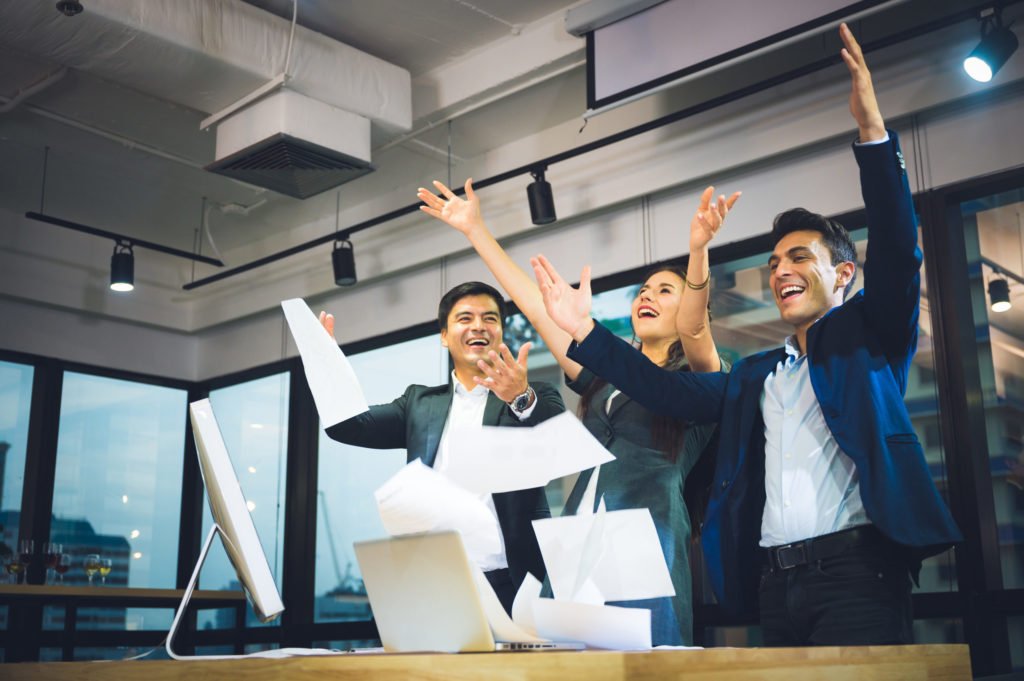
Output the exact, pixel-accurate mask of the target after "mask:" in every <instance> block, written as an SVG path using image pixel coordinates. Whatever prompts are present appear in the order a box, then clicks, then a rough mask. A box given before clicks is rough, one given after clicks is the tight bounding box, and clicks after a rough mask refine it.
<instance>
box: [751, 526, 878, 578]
mask: <svg viewBox="0 0 1024 681" xmlns="http://www.w3.org/2000/svg"><path fill="white" fill-rule="evenodd" d="M887 541H888V540H887V539H886V538H885V536H884V535H883V534H882V533H881V532H880V531H879V530H878V529H877V528H876V527H875V526H874V525H860V526H858V527H851V528H850V529H848V530H842V531H840V532H833V533H832V534H823V535H821V536H820V537H812V538H810V539H804V540H803V541H798V542H793V543H792V544H783V545H782V546H772V547H769V548H766V549H764V550H763V552H762V556H763V559H764V562H765V564H767V565H768V566H769V567H770V568H771V569H772V570H789V569H791V568H795V567H799V566H801V565H807V564H808V563H813V562H815V561H819V560H824V559H825V558H831V557H833V556H838V555H839V554H841V553H844V552H845V551H847V550H849V549H851V548H853V547H856V546H873V545H880V544H883V543H885V542H887Z"/></svg>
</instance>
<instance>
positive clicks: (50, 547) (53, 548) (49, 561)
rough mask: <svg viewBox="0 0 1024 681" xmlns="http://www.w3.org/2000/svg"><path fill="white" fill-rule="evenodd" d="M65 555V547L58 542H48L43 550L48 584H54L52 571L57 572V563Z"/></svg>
mask: <svg viewBox="0 0 1024 681" xmlns="http://www.w3.org/2000/svg"><path fill="white" fill-rule="evenodd" d="M62 553H64V546H63V545H61V544H58V543H56V542H52V541H48V542H46V545H45V547H44V548H43V565H45V566H46V583H47V584H52V581H51V580H50V570H53V571H54V572H56V568H57V562H58V561H59V560H60V556H61V554H62Z"/></svg>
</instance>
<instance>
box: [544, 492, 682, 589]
mask: <svg viewBox="0 0 1024 681" xmlns="http://www.w3.org/2000/svg"><path fill="white" fill-rule="evenodd" d="M598 518H603V520H602V521H601V522H603V527H599V526H598V524H597V523H598V520H597V519H598ZM594 528H598V531H593V532H592V530H593V529H594ZM533 529H534V531H535V532H536V534H537V542H538V543H539V544H540V551H541V555H542V556H543V558H544V565H545V567H546V568H547V571H548V578H549V579H550V580H551V589H552V591H553V592H554V595H555V598H556V599H559V600H565V601H571V600H576V598H577V592H578V591H579V588H580V585H581V584H582V583H585V582H586V581H587V580H588V579H589V580H591V581H592V582H593V584H594V585H595V586H596V587H597V589H598V591H599V592H600V593H601V595H602V596H603V597H604V601H605V602H607V601H631V600H640V599H644V598H659V597H662V596H673V595H675V588H674V587H673V586H672V579H671V577H670V575H669V572H668V566H667V565H666V563H665V556H664V554H663V553H662V551H661V544H660V542H659V541H658V532H657V530H656V529H655V527H654V521H653V520H652V519H651V513H650V511H648V510H647V509H646V508H641V509H627V510H622V511H607V512H605V513H601V507H599V510H598V513H595V514H594V515H593V516H585V515H584V516H562V517H561V518H545V519H543V520H534V521H533ZM598 543H600V544H601V545H602V546H601V549H600V550H598V549H597V548H596V545H597V544H598ZM595 554H596V555H597V556H598V557H597V558H596V560H594V559H593V558H592V557H593V556H594V555H595ZM588 556H589V557H590V558H587V557H588Z"/></svg>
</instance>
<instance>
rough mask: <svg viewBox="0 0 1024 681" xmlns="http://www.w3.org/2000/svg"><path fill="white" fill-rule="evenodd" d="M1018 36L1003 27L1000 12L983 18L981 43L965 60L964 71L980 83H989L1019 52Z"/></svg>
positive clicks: (996, 11)
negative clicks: (1012, 56)
mask: <svg viewBox="0 0 1024 681" xmlns="http://www.w3.org/2000/svg"><path fill="white" fill-rule="evenodd" d="M1017 45H1018V42H1017V36H1016V35H1014V33H1013V31H1011V30H1010V29H1009V28H1008V27H1006V26H1003V20H1002V16H1001V15H1000V14H999V11H998V10H989V13H988V14H987V15H985V14H983V15H982V18H981V42H980V43H978V46H977V47H975V48H974V50H972V51H971V53H970V54H969V55H968V56H967V59H964V71H966V72H967V75H969V76H970V77H971V78H973V79H974V80H976V81H978V82H979V83H987V82H989V81H990V80H992V76H994V75H996V72H997V71H999V69H1000V68H1002V66H1003V64H1005V63H1006V61H1007V60H1008V59H1009V58H1010V55H1012V54H1013V53H1014V52H1015V51H1016V50H1017Z"/></svg>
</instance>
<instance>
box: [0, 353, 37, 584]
mask: <svg viewBox="0 0 1024 681" xmlns="http://www.w3.org/2000/svg"><path fill="white" fill-rule="evenodd" d="M32 374H33V368H32V367H31V366H27V365H24V364H14V363H11V362H0V573H2V572H3V571H4V570H5V569H6V567H7V565H8V564H10V563H9V561H11V560H12V559H13V558H14V549H15V548H16V547H17V546H18V525H19V523H20V521H21V490H22V486H23V485H24V483H25V446H26V444H27V442H28V417H29V410H30V409H31V404H32Z"/></svg>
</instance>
